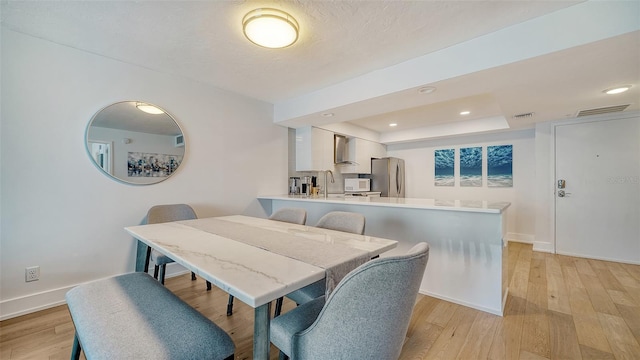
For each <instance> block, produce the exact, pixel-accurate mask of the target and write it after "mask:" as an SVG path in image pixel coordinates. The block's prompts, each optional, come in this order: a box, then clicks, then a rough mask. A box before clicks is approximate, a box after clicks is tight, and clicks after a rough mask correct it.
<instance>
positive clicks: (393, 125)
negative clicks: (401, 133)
mask: <svg viewBox="0 0 640 360" xmlns="http://www.w3.org/2000/svg"><path fill="white" fill-rule="evenodd" d="M389 126H391V127H395V126H398V124H396V123H391V124H389Z"/></svg>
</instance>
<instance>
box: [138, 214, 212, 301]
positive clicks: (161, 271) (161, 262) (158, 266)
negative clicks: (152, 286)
mask: <svg viewBox="0 0 640 360" xmlns="http://www.w3.org/2000/svg"><path fill="white" fill-rule="evenodd" d="M197 218H198V216H197V215H196V212H195V211H194V210H193V208H192V207H191V206H189V205H187V204H170V205H156V206H153V207H151V209H149V211H148V212H147V224H158V223H165V222H170V221H179V220H192V219H197ZM150 261H153V262H154V264H155V265H154V270H153V277H154V278H155V279H157V280H158V281H160V283H161V284H163V285H164V277H165V273H166V270H167V264H169V263H172V262H173V259H171V258H170V257H168V256H166V255H163V254H161V253H160V252H158V251H156V250H154V249H151V248H150V247H149V248H147V257H146V259H145V262H144V272H148V271H149V262H150ZM195 279H196V274H194V273H193V272H192V273H191V280H195ZM207 290H211V283H210V282H209V281H207Z"/></svg>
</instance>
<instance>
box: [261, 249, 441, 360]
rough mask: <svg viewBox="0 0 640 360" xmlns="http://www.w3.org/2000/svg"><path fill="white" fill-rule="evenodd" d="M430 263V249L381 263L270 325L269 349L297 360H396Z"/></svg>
mask: <svg viewBox="0 0 640 360" xmlns="http://www.w3.org/2000/svg"><path fill="white" fill-rule="evenodd" d="M428 259H429V245H428V244H427V243H425V242H421V243H418V244H416V245H415V246H414V247H413V248H412V249H411V250H409V252H408V253H407V254H405V255H402V256H395V257H387V258H378V259H375V260H371V261H369V262H367V263H365V264H363V265H360V266H359V267H358V268H356V269H355V270H353V271H351V272H350V273H349V274H347V276H345V277H344V278H343V279H342V281H340V283H339V284H338V286H336V288H335V290H334V291H333V292H332V293H331V294H330V295H329V298H328V299H326V301H325V297H324V296H322V297H319V298H317V299H315V300H313V301H311V302H308V303H306V304H304V305H300V306H298V307H297V308H295V309H293V310H291V311H289V312H287V313H285V314H282V315H280V316H278V317H276V318H274V319H273V320H272V321H271V328H270V333H271V343H273V345H275V346H276V347H277V348H278V349H280V357H281V358H284V357H285V355H286V356H289V357H291V359H292V360H296V359H318V360H319V359H331V360H337V359H381V360H385V359H389V360H391V359H393V360H395V359H397V358H398V356H399V355H400V351H401V350H402V344H403V343H404V340H405V336H406V333H407V329H408V327H409V321H410V319H411V313H412V311H413V306H414V303H415V301H416V296H417V295H418V290H419V288H420V283H421V282H422V277H423V275H424V271H425V268H426V266H427V260H428Z"/></svg>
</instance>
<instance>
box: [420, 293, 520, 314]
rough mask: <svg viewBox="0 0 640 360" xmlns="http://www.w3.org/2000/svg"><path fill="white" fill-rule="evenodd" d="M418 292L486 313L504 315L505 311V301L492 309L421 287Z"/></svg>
mask: <svg viewBox="0 0 640 360" xmlns="http://www.w3.org/2000/svg"><path fill="white" fill-rule="evenodd" d="M418 292H419V293H420V294H422V295H427V296H431V297H434V298H436V299H440V300H444V301H448V302H450V303H454V304H458V305H462V306H466V307H468V308H472V309H476V310H480V311H484V312H486V313H489V314H493V315H498V316H502V313H503V310H504V309H503V307H504V303H503V305H502V306H501V307H500V308H497V309H492V308H488V307H485V306H480V305H478V304H473V303H469V302H466V301H460V300H458V299H453V298H450V297H447V296H442V295H440V294H436V293H432V292H429V291H426V290H425V289H420V290H419V291H418ZM507 294H508V293H507ZM505 299H506V296H505Z"/></svg>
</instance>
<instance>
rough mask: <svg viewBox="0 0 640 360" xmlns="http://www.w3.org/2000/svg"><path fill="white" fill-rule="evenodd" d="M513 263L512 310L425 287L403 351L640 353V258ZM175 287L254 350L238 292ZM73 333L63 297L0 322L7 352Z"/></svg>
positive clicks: (28, 352) (445, 354) (62, 342)
mask: <svg viewBox="0 0 640 360" xmlns="http://www.w3.org/2000/svg"><path fill="white" fill-rule="evenodd" d="M509 269H510V272H509V276H510V292H509V299H508V301H507V305H506V308H505V316H504V317H500V316H495V315H491V314H487V313H484V312H481V311H477V310H473V309H470V308H467V307H464V306H460V305H456V304H452V303H449V302H446V301H442V300H438V299H435V298H432V297H429V296H424V295H419V296H418V299H417V302H416V306H415V309H414V312H413V317H412V319H411V323H410V325H409V331H408V333H407V339H406V342H405V344H404V347H403V350H402V354H401V356H400V359H402V360H409V359H411V360H416V359H491V360H498V359H522V360H525V359H532V360H533V359H536V360H540V359H619V360H620V359H640V266H637V265H627V264H619V263H613V262H606V261H597V260H589V259H581V258H574V257H568V256H561V255H553V254H545V253H537V252H533V251H532V250H531V245H526V244H519V243H511V244H509ZM167 287H168V288H169V289H171V290H172V291H173V292H175V293H176V294H177V295H178V296H180V297H181V298H182V299H183V300H185V301H186V302H188V303H189V304H190V305H191V306H193V307H195V308H196V309H198V310H199V311H200V312H202V313H203V314H204V315H205V316H207V317H209V318H210V319H212V320H213V321H214V322H216V323H217V324H218V325H219V326H221V327H222V328H223V329H225V330H226V331H227V332H228V333H229V334H230V335H231V337H232V338H233V340H234V342H235V344H236V358H237V359H251V357H252V334H253V309H251V308H250V307H249V306H247V305H245V304H243V303H242V302H240V301H236V302H235V306H234V314H233V316H230V317H227V316H226V315H225V312H226V303H227V294H226V293H224V292H222V291H221V290H218V289H215V288H214V289H213V290H212V291H209V292H207V291H206V290H205V284H204V281H202V280H200V279H199V280H198V281H194V282H192V281H191V280H190V276H189V275H188V274H187V275H183V276H179V277H175V278H171V279H167ZM293 306H294V304H293V303H291V302H290V301H285V304H284V311H287V310H290V309H291V308H293ZM72 340H73V324H72V322H71V319H70V317H69V312H68V310H67V308H66V306H58V307H55V308H52V309H48V310H44V311H40V312H37V313H33V314H29V315H25V316H21V317H17V318H14V319H9V320H5V321H2V322H0V359H7V360H9V359H68V358H69V355H70V353H71V343H72ZM271 359H277V349H275V348H273V347H272V349H271Z"/></svg>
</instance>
